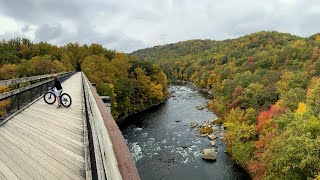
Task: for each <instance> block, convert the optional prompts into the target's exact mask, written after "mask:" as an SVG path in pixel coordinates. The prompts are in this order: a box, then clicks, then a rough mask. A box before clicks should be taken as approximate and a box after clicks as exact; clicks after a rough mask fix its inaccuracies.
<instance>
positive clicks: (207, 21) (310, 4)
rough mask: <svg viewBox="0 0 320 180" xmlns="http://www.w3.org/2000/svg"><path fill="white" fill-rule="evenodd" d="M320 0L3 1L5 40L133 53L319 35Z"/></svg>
mask: <svg viewBox="0 0 320 180" xmlns="http://www.w3.org/2000/svg"><path fill="white" fill-rule="evenodd" d="M319 19H320V1H319V0H265V1H263V0H197V1H196V0H136V1H135V0H0V39H10V38H13V37H26V38H29V39H31V40H32V41H34V42H40V41H47V42H49V43H52V44H56V45H64V44H66V43H68V42H79V43H81V44H83V43H86V44H91V43H100V44H102V45H104V46H105V47H106V48H108V49H115V50H118V51H123V52H132V51H134V50H137V49H141V48H146V47H151V46H155V45H161V44H167V43H172V42H178V41H183V40H188V39H214V40H223V39H228V38H235V37H239V36H242V35H245V34H250V33H253V32H257V31H262V30H275V31H281V32H288V33H291V34H295V35H299V36H303V37H307V36H310V35H312V34H315V33H318V32H320V23H319Z"/></svg>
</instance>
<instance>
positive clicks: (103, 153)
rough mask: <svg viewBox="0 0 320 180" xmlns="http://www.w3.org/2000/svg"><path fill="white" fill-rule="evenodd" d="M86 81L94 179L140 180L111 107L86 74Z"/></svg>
mask: <svg viewBox="0 0 320 180" xmlns="http://www.w3.org/2000/svg"><path fill="white" fill-rule="evenodd" d="M82 81H83V95H84V102H85V111H84V112H85V115H86V119H87V121H86V122H87V123H86V124H87V129H88V139H89V143H88V144H89V153H90V163H91V170H92V172H91V174H92V179H99V180H104V179H112V180H122V179H123V180H129V179H130V180H139V179H140V177H139V174H138V170H137V168H136V166H135V164H134V161H133V159H132V156H131V153H130V151H129V149H128V146H127V144H126V141H125V140H124V137H123V136H122V134H121V131H120V130H119V128H118V126H117V124H116V123H115V121H114V119H113V117H112V115H111V114H110V111H109V110H108V107H107V106H106V105H105V104H104V102H103V101H102V99H101V97H100V96H99V95H98V93H97V92H96V89H95V88H94V87H93V86H92V85H91V83H90V82H89V80H88V79H87V77H86V76H85V75H84V73H82ZM88 161H89V160H88Z"/></svg>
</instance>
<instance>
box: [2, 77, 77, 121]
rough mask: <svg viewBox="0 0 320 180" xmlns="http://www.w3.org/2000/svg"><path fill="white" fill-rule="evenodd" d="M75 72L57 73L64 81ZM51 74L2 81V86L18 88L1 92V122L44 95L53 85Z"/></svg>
mask: <svg viewBox="0 0 320 180" xmlns="http://www.w3.org/2000/svg"><path fill="white" fill-rule="evenodd" d="M74 73H75V72H74V71H72V72H63V73H59V74H57V75H58V79H59V81H61V82H63V81H64V80H66V79H68V78H69V77H70V76H72V75H73V74H74ZM51 76H52V74H45V75H39V76H32V77H24V78H18V79H9V80H2V81H0V86H13V87H14V86H15V87H17V88H16V89H13V90H11V91H9V92H4V93H1V94H0V123H1V121H3V120H4V119H6V118H7V117H8V116H10V115H12V114H13V113H15V112H16V111H18V110H20V109H21V108H23V107H24V106H26V105H27V104H29V103H31V102H32V101H33V100H35V99H37V98H38V97H40V96H42V95H43V93H45V92H46V91H48V88H49V87H51V86H52V85H53V84H52V81H53V80H52V79H51ZM26 83H30V84H29V85H27V86H25V87H20V84H26Z"/></svg>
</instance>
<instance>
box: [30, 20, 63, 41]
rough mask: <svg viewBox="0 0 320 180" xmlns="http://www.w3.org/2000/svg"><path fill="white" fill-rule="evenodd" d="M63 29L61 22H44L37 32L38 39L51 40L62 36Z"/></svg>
mask: <svg viewBox="0 0 320 180" xmlns="http://www.w3.org/2000/svg"><path fill="white" fill-rule="evenodd" d="M62 32H63V29H62V27H61V25H60V24H56V25H49V24H43V25H40V27H39V28H38V29H37V30H36V32H35V37H36V40H37V41H50V40H53V39H55V38H57V37H59V36H61V34H62Z"/></svg>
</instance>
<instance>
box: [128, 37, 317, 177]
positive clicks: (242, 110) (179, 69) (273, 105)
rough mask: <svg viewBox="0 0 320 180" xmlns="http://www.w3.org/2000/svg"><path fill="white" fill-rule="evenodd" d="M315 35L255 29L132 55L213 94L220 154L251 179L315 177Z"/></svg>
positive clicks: (210, 106)
mask: <svg viewBox="0 0 320 180" xmlns="http://www.w3.org/2000/svg"><path fill="white" fill-rule="evenodd" d="M319 47H320V34H315V35H313V36H310V37H308V38H301V37H298V36H294V35H291V34H288V33H279V32H266V31H263V32H258V33H254V34H250V35H246V36H243V37H240V38H237V39H229V40H224V41H211V40H190V41H185V42H179V43H175V44H170V45H164V46H156V47H154V48H148V49H143V50H138V51H136V52H133V53H132V54H134V55H137V56H138V57H139V58H141V59H143V60H145V61H150V62H155V63H158V64H159V65H160V66H161V67H162V69H163V70H164V72H165V73H166V74H167V76H168V77H169V78H170V79H180V80H187V81H191V82H193V83H194V84H195V85H196V86H197V87H199V88H202V89H206V90H207V91H208V92H211V93H213V94H214V97H215V98H214V99H212V101H211V102H210V103H209V105H208V106H209V108H211V109H212V110H213V111H214V112H215V113H216V114H217V115H218V116H219V121H220V122H221V123H223V124H224V126H225V127H226V128H227V136H226V139H225V140H226V143H227V152H228V153H229V154H230V155H231V156H232V157H233V159H234V160H235V161H236V162H237V163H239V164H240V165H242V167H244V168H245V169H246V170H247V171H248V172H249V173H250V174H251V176H252V177H253V179H308V178H316V177H317V176H318V177H319V176H320V110H319V109H320V96H319V95H320V77H319V75H320V57H319Z"/></svg>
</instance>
